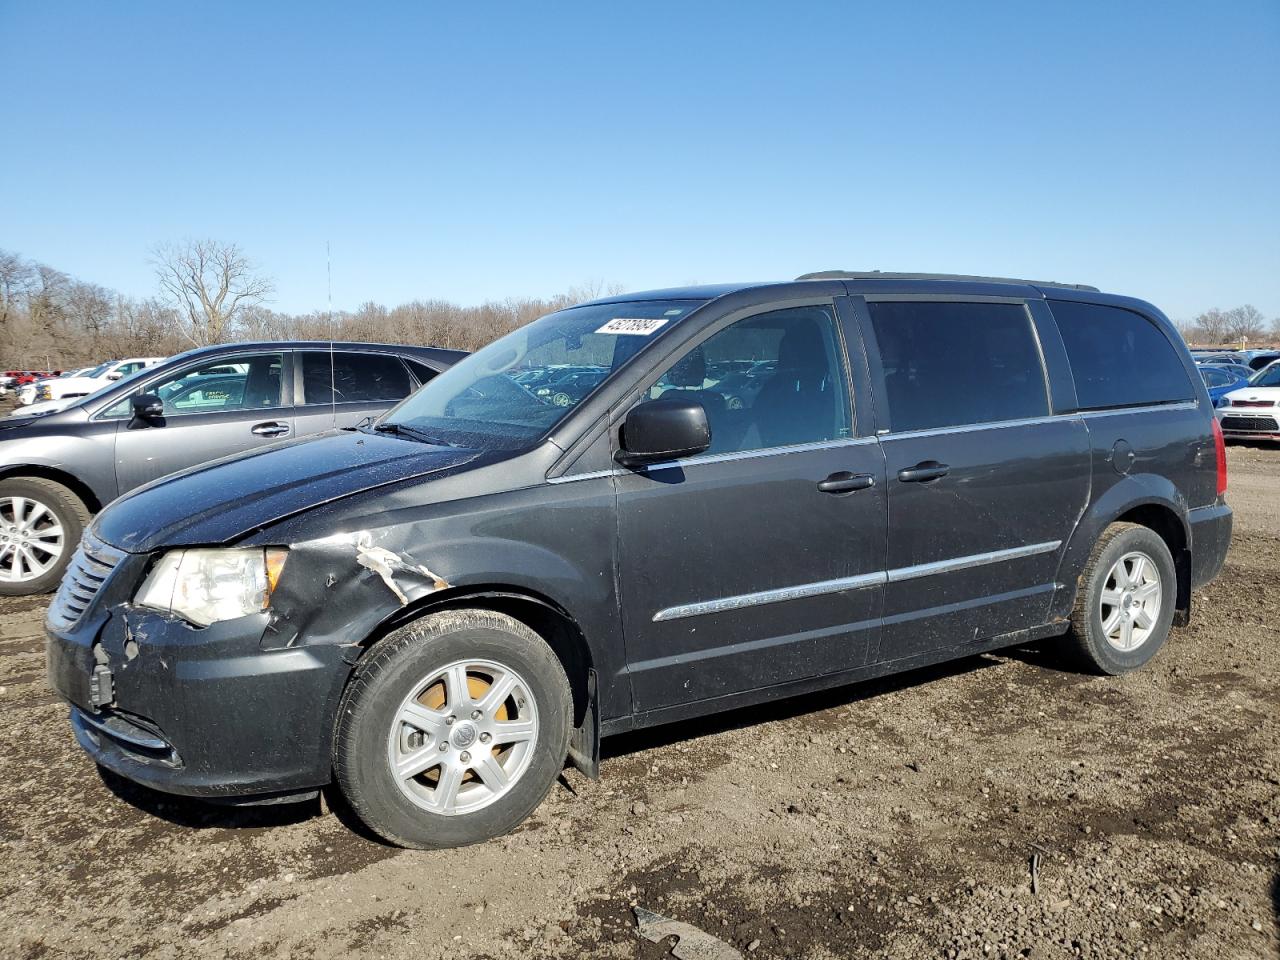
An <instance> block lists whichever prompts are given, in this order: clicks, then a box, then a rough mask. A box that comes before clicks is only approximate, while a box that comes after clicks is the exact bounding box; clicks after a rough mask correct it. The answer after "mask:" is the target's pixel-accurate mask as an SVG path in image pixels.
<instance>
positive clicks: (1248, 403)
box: [1231, 400, 1276, 407]
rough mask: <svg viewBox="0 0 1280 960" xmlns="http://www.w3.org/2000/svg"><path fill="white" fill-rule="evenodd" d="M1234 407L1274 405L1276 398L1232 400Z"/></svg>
mask: <svg viewBox="0 0 1280 960" xmlns="http://www.w3.org/2000/svg"><path fill="white" fill-rule="evenodd" d="M1231 405H1232V406H1233V407H1274V406H1275V405H1276V404H1275V401H1274V400H1232V401H1231Z"/></svg>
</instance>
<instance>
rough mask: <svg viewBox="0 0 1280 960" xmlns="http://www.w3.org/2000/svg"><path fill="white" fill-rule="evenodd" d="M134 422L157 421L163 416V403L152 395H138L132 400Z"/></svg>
mask: <svg viewBox="0 0 1280 960" xmlns="http://www.w3.org/2000/svg"><path fill="white" fill-rule="evenodd" d="M133 416H134V419H135V420H159V419H160V418H162V417H163V416H164V401H163V400H161V399H160V398H159V397H157V396H156V395H155V394H154V393H140V394H138V395H137V396H136V397H134V398H133Z"/></svg>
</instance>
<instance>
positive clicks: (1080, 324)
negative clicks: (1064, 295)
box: [1049, 301, 1195, 410]
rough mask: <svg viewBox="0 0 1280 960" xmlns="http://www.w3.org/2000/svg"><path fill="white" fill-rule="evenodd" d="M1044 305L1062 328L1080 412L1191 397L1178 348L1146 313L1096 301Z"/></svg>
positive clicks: (1060, 328)
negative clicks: (1050, 310)
mask: <svg viewBox="0 0 1280 960" xmlns="http://www.w3.org/2000/svg"><path fill="white" fill-rule="evenodd" d="M1049 307H1050V309H1052V310H1053V316H1054V318H1055V319H1056V320H1057V321H1058V329H1059V330H1061V331H1062V342H1063V343H1064V344H1065V345H1066V348H1067V358H1068V359H1069V360H1070V361H1071V372H1072V374H1073V376H1074V377H1075V381H1076V397H1077V399H1078V400H1079V402H1080V408H1081V409H1082V410H1105V409H1107V408H1109V407H1136V406H1144V405H1146V404H1152V403H1173V402H1176V401H1178V400H1190V399H1192V397H1194V396H1195V394H1194V393H1193V391H1192V387H1191V380H1190V379H1189V378H1188V377H1187V371H1186V368H1185V367H1183V365H1182V358H1181V357H1180V356H1179V355H1178V351H1177V349H1176V348H1175V347H1174V345H1173V344H1172V343H1170V342H1169V338H1168V337H1166V336H1165V335H1164V332H1163V331H1161V330H1160V328H1159V327H1157V326H1156V325H1155V324H1154V323H1152V322H1151V321H1150V320H1148V319H1147V318H1146V317H1144V316H1142V315H1141V314H1138V313H1134V312H1133V311H1132V310H1124V309H1122V308H1120V307H1104V306H1102V305H1100V304H1096V303H1072V302H1068V301H1053V302H1051V303H1050V304H1049Z"/></svg>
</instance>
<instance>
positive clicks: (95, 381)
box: [40, 377, 116, 390]
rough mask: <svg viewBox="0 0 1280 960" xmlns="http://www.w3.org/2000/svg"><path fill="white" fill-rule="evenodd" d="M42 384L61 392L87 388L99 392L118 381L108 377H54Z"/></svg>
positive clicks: (43, 381)
mask: <svg viewBox="0 0 1280 960" xmlns="http://www.w3.org/2000/svg"><path fill="white" fill-rule="evenodd" d="M40 382H41V383H48V384H50V385H55V386H57V388H58V389H59V390H84V389H85V388H86V387H87V388H88V389H90V390H98V389H101V388H102V387H105V386H106V385H107V384H110V383H115V382H116V381H114V380H111V379H109V378H107V377H54V378H53V379H52V380H42V381H40Z"/></svg>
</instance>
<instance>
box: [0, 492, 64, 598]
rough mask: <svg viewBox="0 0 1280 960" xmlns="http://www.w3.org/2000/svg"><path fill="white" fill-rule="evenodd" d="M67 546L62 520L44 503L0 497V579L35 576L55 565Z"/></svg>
mask: <svg viewBox="0 0 1280 960" xmlns="http://www.w3.org/2000/svg"><path fill="white" fill-rule="evenodd" d="M66 548H67V545H66V535H65V533H64V532H63V529H62V523H61V522H60V521H59V520H58V518H57V516H56V515H55V514H54V512H53V511H52V510H50V509H49V508H48V507H47V506H46V505H45V504H43V503H41V502H40V501H39V500H33V499H31V498H30V497H17V496H11V497H4V498H0V580H6V581H8V582H10V583H25V582H26V581H28V580H35V579H36V578H38V577H41V576H43V575H44V574H46V573H48V572H49V570H51V569H52V568H53V567H54V566H56V565H57V563H58V561H59V560H60V559H61V558H62V554H63V552H64V551H65V550H66Z"/></svg>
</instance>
